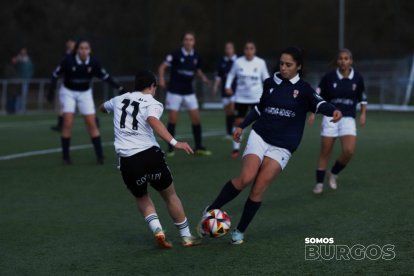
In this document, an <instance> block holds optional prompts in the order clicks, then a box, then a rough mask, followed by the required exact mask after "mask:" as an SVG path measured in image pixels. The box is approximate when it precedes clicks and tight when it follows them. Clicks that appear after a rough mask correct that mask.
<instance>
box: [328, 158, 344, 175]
mask: <svg viewBox="0 0 414 276" xmlns="http://www.w3.org/2000/svg"><path fill="white" fill-rule="evenodd" d="M345 166H346V165H343V164H341V163H339V162H338V161H336V162H335V164H334V165H333V167H332V169H331V173H333V174H339V173H340V172H341V171H342V170H343V169H344V168H345Z"/></svg>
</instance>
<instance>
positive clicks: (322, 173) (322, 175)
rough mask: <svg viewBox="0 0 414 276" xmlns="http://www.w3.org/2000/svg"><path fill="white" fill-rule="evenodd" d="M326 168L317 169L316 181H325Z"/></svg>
mask: <svg viewBox="0 0 414 276" xmlns="http://www.w3.org/2000/svg"><path fill="white" fill-rule="evenodd" d="M325 172H326V171H325V170H320V169H317V170H316V183H323V181H324V179H325Z"/></svg>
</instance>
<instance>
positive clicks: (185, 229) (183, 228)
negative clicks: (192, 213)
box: [174, 218, 191, 237]
mask: <svg viewBox="0 0 414 276" xmlns="http://www.w3.org/2000/svg"><path fill="white" fill-rule="evenodd" d="M174 224H175V227H177V229H178V231H180V236H181V237H191V232H190V226H189V224H188V220H187V218H185V219H184V221H183V222H179V223H174Z"/></svg>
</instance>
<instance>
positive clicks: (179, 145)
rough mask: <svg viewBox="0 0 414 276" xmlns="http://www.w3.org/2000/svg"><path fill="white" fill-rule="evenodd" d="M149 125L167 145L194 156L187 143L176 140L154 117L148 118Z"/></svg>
mask: <svg viewBox="0 0 414 276" xmlns="http://www.w3.org/2000/svg"><path fill="white" fill-rule="evenodd" d="M147 122H148V124H149V125H150V126H151V128H152V129H153V130H154V131H155V132H156V133H157V134H158V135H159V136H160V137H161V138H162V139H163V140H164V141H166V142H167V143H170V144H171V145H172V146H173V147H174V148H176V149H181V150H183V151H185V152H186V153H187V154H193V153H194V152H193V149H192V148H191V147H190V145H189V144H188V143H186V142H178V141H177V140H175V139H174V137H173V136H172V135H171V133H169V132H168V130H167V128H166V127H165V126H164V124H163V123H162V122H161V121H160V120H159V119H158V118H157V117H154V116H151V115H150V116H148V118H147Z"/></svg>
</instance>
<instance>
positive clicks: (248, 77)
mask: <svg viewBox="0 0 414 276" xmlns="http://www.w3.org/2000/svg"><path fill="white" fill-rule="evenodd" d="M234 78H237V81H236V83H237V86H236V91H235V92H236V93H235V96H236V103H247V104H252V103H258V102H259V101H260V97H261V96H262V92H263V81H264V80H265V79H267V78H269V72H268V71H267V67H266V63H265V61H264V60H263V59H261V58H259V57H254V58H253V59H252V60H247V59H246V58H245V57H244V56H243V57H239V58H238V59H237V60H236V61H235V62H234V64H233V66H232V68H231V70H230V72H229V74H228V75H227V80H226V86H225V88H226V89H227V88H231V84H232V82H233V80H234Z"/></svg>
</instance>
